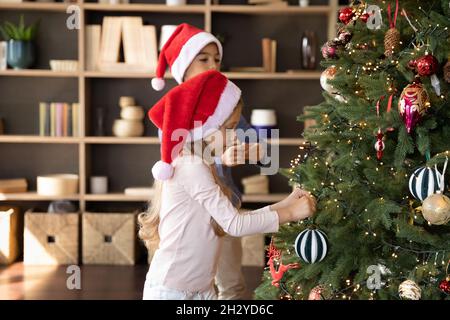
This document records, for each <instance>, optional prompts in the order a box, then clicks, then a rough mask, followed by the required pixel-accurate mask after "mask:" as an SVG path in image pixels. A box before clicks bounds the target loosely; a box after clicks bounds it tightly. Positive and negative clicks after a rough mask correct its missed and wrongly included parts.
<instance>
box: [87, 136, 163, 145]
mask: <svg viewBox="0 0 450 320" xmlns="http://www.w3.org/2000/svg"><path fill="white" fill-rule="evenodd" d="M82 141H84V142H86V143H91V144H159V138H158V137H130V138H119V137H85V138H83V139H82Z"/></svg>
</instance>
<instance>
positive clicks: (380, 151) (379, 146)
mask: <svg viewBox="0 0 450 320" xmlns="http://www.w3.org/2000/svg"><path fill="white" fill-rule="evenodd" d="M383 136H384V135H383V132H381V129H378V133H377V142H375V150H377V159H378V160H381V158H382V157H383V150H384V142H383Z"/></svg>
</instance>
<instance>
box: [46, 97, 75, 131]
mask: <svg viewBox="0 0 450 320" xmlns="http://www.w3.org/2000/svg"><path fill="white" fill-rule="evenodd" d="M78 109H79V104H78V103H75V102H74V103H67V102H51V103H47V102H40V103H39V135H40V136H51V137H73V136H78V134H79V130H78V126H79V122H78V114H79V110H78Z"/></svg>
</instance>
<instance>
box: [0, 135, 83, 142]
mask: <svg viewBox="0 0 450 320" xmlns="http://www.w3.org/2000/svg"><path fill="white" fill-rule="evenodd" d="M80 141H81V140H80V138H78V137H41V136H37V135H0V142H1V143H79V142H80Z"/></svg>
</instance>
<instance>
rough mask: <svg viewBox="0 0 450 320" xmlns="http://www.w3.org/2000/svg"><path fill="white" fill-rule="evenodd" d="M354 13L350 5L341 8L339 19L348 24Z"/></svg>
mask: <svg viewBox="0 0 450 320" xmlns="http://www.w3.org/2000/svg"><path fill="white" fill-rule="evenodd" d="M354 15H355V12H354V11H353V9H352V8H350V7H346V8H342V9H341V10H339V21H340V22H342V23H344V24H348V23H349V22H350V21H351V20H352V19H353V16H354Z"/></svg>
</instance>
